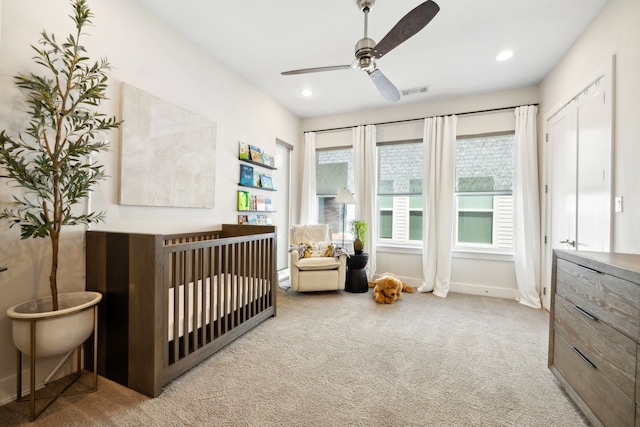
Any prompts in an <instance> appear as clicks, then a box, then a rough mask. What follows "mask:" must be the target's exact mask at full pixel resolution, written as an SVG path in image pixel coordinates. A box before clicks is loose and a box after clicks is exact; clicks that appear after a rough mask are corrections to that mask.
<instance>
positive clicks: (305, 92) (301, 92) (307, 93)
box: [300, 89, 313, 97]
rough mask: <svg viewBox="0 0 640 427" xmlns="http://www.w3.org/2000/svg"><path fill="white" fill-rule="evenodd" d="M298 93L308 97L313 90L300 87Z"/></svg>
mask: <svg viewBox="0 0 640 427" xmlns="http://www.w3.org/2000/svg"><path fill="white" fill-rule="evenodd" d="M300 95H302V96H306V97H309V96H311V95H313V91H312V90H311V89H302V90H301V91H300Z"/></svg>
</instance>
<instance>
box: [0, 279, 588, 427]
mask: <svg viewBox="0 0 640 427" xmlns="http://www.w3.org/2000/svg"><path fill="white" fill-rule="evenodd" d="M548 318H549V316H548V313H546V312H545V311H540V310H534V309H530V308H527V307H524V306H522V305H520V304H517V303H516V302H514V301H508V300H501V299H495V298H488V297H478V296H470V295H462V294H450V295H449V297H447V298H446V299H441V298H438V297H434V296H433V295H431V294H406V295H405V296H404V298H403V299H402V300H401V301H399V302H397V303H396V304H393V305H379V304H376V303H375V302H374V301H373V298H372V297H371V292H369V293H368V294H350V293H347V292H340V293H314V294H297V293H295V292H287V291H283V290H279V291H278V316H277V317H275V318H272V319H269V320H268V321H267V322H265V323H263V324H262V325H260V326H259V327H257V328H256V329H254V330H252V331H251V332H249V333H247V334H246V335H244V336H243V337H241V338H240V339H238V340H237V341H235V342H234V343H232V344H230V345H229V346H227V347H226V348H225V349H223V350H222V351H220V352H218V353H217V354H215V355H213V356H212V357H211V358H209V359H208V360H206V361H204V362H203V363H201V364H200V365H199V366H197V367H196V368H194V369H192V370H191V371H190V372H188V373H186V374H185V375H183V376H181V377H180V378H178V379H176V380H175V381H173V382H172V383H170V384H169V385H168V386H167V387H166V389H165V390H164V392H163V393H162V395H160V397H158V398H156V399H150V398H148V397H146V396H143V395H141V394H138V393H136V392H134V391H132V390H129V389H126V388H124V387H122V386H120V385H118V384H115V383H113V382H111V381H108V380H106V379H104V378H100V382H99V390H98V392H97V393H92V394H86V395H79V396H73V397H64V398H60V399H58V401H57V402H55V403H54V404H53V405H52V406H51V407H49V408H48V409H47V410H46V411H45V412H44V413H43V414H42V415H40V417H39V418H38V419H37V420H36V421H35V422H34V423H31V424H29V423H28V422H27V406H26V404H25V403H11V404H8V405H5V406H3V407H0V425H2V426H15V425H32V426H177V425H183V426H545V427H546V426H563V427H565V426H582V425H586V422H585V421H584V419H583V417H582V416H581V414H580V413H579V411H578V410H577V409H576V408H575V407H574V406H573V405H572V403H571V402H570V400H569V399H568V397H567V396H566V395H565V394H564V392H563V391H562V390H561V389H560V387H559V386H558V384H557V382H556V381H555V379H554V377H553V375H552V374H551V373H550V372H549V370H548V369H547V334H548V327H547V325H548Z"/></svg>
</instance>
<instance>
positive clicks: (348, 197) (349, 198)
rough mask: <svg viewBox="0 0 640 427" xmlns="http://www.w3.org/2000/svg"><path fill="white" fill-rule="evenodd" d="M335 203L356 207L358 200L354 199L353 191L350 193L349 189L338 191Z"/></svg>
mask: <svg viewBox="0 0 640 427" xmlns="http://www.w3.org/2000/svg"><path fill="white" fill-rule="evenodd" d="M333 202H334V203H339V204H342V205H355V204H356V199H355V198H354V197H353V194H351V191H349V190H348V189H347V188H343V189H342V190H340V191H338V195H337V196H336V198H335V199H333Z"/></svg>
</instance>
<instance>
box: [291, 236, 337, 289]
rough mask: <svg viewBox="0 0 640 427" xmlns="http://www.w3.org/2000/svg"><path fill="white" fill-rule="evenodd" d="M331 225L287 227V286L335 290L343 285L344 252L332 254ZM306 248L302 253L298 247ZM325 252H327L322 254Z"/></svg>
mask: <svg viewBox="0 0 640 427" xmlns="http://www.w3.org/2000/svg"><path fill="white" fill-rule="evenodd" d="M330 243H331V228H330V227H329V226H328V225H326V224H310V225H294V226H293V227H291V245H292V247H291V250H290V254H291V266H290V270H291V289H292V290H294V291H296V292H313V291H337V290H341V289H344V282H345V279H346V272H347V255H346V254H344V253H343V254H339V255H338V256H333V254H331V253H327V251H328V252H331V251H330V249H328V245H329V244H330ZM304 247H306V248H308V251H307V253H306V255H307V256H306V257H305V253H303V252H304V251H303V250H302V249H300V248H304ZM324 255H329V256H324Z"/></svg>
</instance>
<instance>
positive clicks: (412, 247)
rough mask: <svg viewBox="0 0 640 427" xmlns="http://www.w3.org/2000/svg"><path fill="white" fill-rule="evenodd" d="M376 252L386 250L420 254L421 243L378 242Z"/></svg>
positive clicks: (396, 252) (387, 251)
mask: <svg viewBox="0 0 640 427" xmlns="http://www.w3.org/2000/svg"><path fill="white" fill-rule="evenodd" d="M376 252H386V253H394V254H409V255H421V254H422V244H417V245H416V244H410V243H409V244H398V243H396V244H393V243H378V244H377V245H376Z"/></svg>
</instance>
